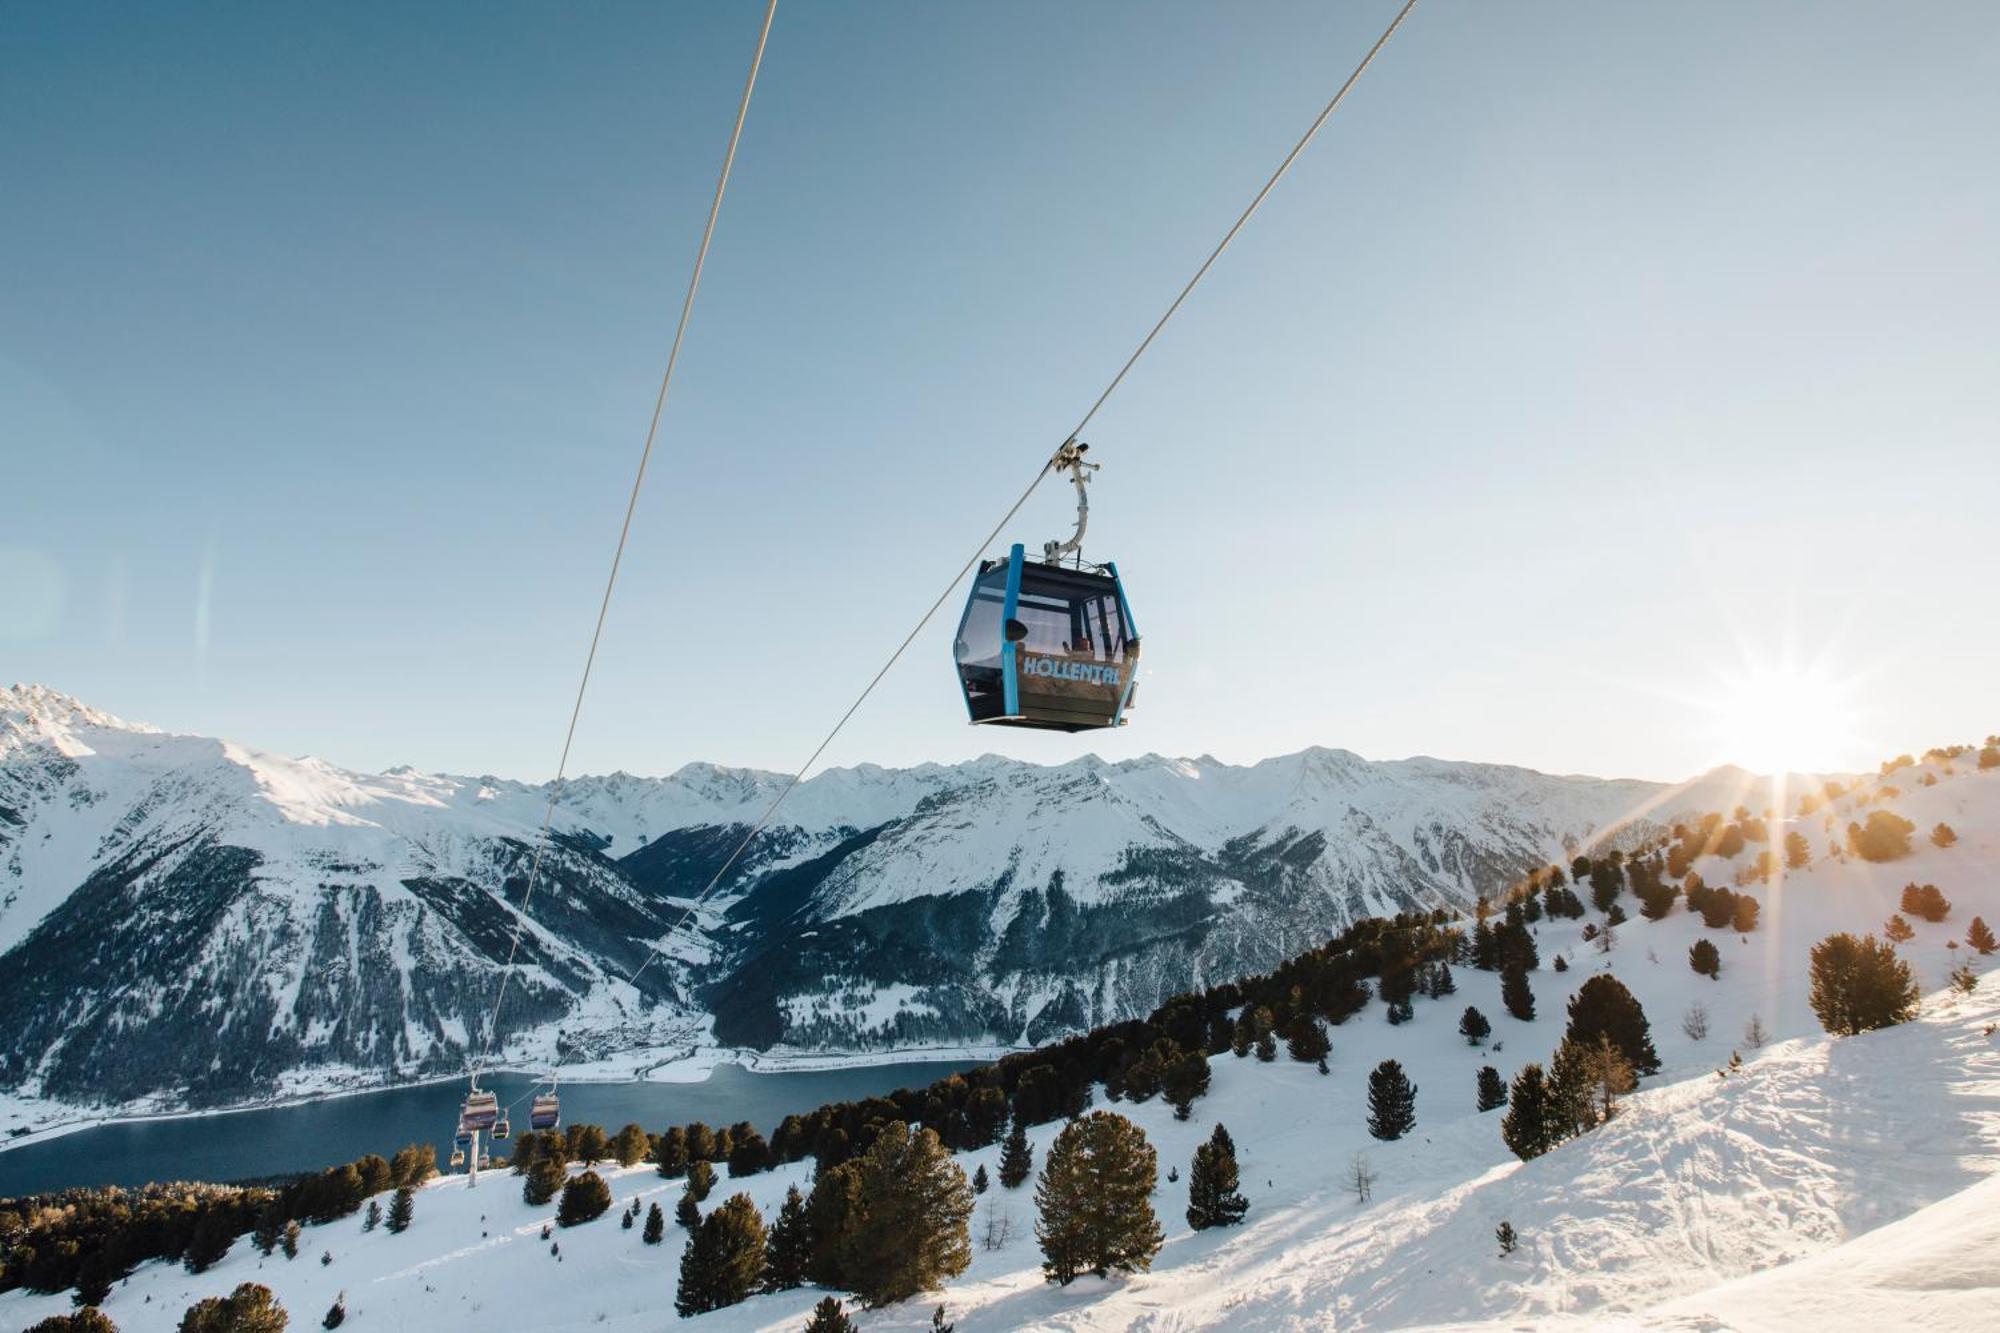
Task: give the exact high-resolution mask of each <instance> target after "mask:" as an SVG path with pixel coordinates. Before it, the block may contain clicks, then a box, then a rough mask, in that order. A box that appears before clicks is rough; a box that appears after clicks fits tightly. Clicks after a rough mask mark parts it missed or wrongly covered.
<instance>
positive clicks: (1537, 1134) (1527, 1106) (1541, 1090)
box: [1500, 1063, 1562, 1162]
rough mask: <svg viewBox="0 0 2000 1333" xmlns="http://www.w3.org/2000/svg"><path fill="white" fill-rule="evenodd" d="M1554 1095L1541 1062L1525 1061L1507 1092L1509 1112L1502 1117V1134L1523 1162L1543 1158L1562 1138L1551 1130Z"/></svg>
mask: <svg viewBox="0 0 2000 1333" xmlns="http://www.w3.org/2000/svg"><path fill="white" fill-rule="evenodd" d="M1552 1122H1553V1098H1552V1097H1551V1095H1550V1091H1549V1085H1548V1079H1547V1078H1546V1077H1545V1076H1544V1075H1543V1073H1542V1067H1541V1066H1540V1065H1538V1064H1533V1063H1530V1064H1525V1065H1523V1066H1521V1072H1520V1073H1518V1074H1516V1075H1514V1085H1513V1087H1512V1088H1511V1089H1510V1090H1509V1092H1508V1094H1507V1114H1506V1115H1505V1116H1503V1117H1502V1118H1501V1120H1500V1137H1501V1139H1502V1140H1503V1141H1505V1143H1506V1144H1507V1147H1508V1149H1509V1150H1511V1151H1512V1152H1513V1154H1514V1155H1515V1156H1516V1157H1518V1158H1520V1159H1521V1160H1522V1161H1524V1162H1525V1161H1528V1160H1530V1159H1531V1158H1536V1157H1540V1156H1541V1155H1542V1154H1543V1153H1545V1152H1547V1151H1548V1150H1549V1149H1551V1148H1553V1147H1555V1146H1556V1144H1557V1143H1560V1142H1561V1141H1562V1140H1561V1138H1560V1137H1559V1136H1556V1135H1554V1134H1552V1133H1551V1129H1552V1127H1553V1125H1552Z"/></svg>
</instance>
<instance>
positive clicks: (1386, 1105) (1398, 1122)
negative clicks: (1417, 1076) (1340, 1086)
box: [1368, 1060, 1417, 1139]
mask: <svg viewBox="0 0 2000 1333" xmlns="http://www.w3.org/2000/svg"><path fill="white" fill-rule="evenodd" d="M1416 1124H1417V1089H1416V1085H1415V1084H1413V1083H1411V1082H1410V1080H1409V1078H1408V1076H1407V1075H1405V1074H1404V1073H1403V1067H1402V1066H1401V1065H1400V1064H1398V1063H1396V1062H1395V1061H1394V1060H1384V1061H1383V1062H1382V1063H1381V1064H1379V1065H1376V1066H1375V1072H1373V1073H1372V1074H1370V1075H1369V1076H1368V1132H1369V1133H1370V1134H1373V1135H1374V1136H1375V1137H1376V1138H1378V1139H1400V1138H1402V1137H1403V1135H1405V1134H1407V1133H1409V1132H1410V1131H1411V1130H1412V1129H1414V1128H1416Z"/></svg>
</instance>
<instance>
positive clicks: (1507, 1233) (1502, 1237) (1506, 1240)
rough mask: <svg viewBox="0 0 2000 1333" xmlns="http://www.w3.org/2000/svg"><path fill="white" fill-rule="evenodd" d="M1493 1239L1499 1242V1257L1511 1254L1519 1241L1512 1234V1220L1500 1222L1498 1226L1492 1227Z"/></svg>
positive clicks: (1503, 1257)
mask: <svg viewBox="0 0 2000 1333" xmlns="http://www.w3.org/2000/svg"><path fill="white" fill-rule="evenodd" d="M1493 1239H1495V1240H1497V1241H1499V1242H1500V1257H1501V1258H1502V1259H1505V1258H1506V1257H1507V1256H1508V1255H1510V1254H1512V1253H1513V1252H1514V1247H1515V1246H1516V1245H1518V1244H1519V1243H1520V1240H1519V1238H1518V1237H1517V1236H1515V1234H1514V1224H1513V1223H1512V1222H1502V1223H1501V1224H1500V1225H1499V1226H1497V1227H1495V1228H1494V1229H1493Z"/></svg>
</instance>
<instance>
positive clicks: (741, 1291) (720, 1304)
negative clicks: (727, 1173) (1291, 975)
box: [674, 1194, 768, 1319]
mask: <svg viewBox="0 0 2000 1333" xmlns="http://www.w3.org/2000/svg"><path fill="white" fill-rule="evenodd" d="M767 1240H768V1237H767V1236H766V1235H765V1232H764V1219H763V1218H762V1217H761V1216H759V1215H758V1213H757V1205H756V1204H754V1203H752V1202H751V1201H750V1196H749V1195H747V1194H732V1195H730V1196H729V1198H728V1199H727V1200H726V1201H725V1202H724V1203H723V1205H722V1206H721V1207H720V1208H717V1209H715V1210H714V1211H713V1212H711V1213H710V1214H709V1215H708V1216H707V1217H704V1218H703V1219H702V1220H701V1226H700V1227H699V1228H697V1229H696V1230H695V1232H694V1234H692V1235H691V1236H689V1237H688V1243H687V1248H686V1249H685V1250H683V1251H682V1252H681V1280H680V1287H679V1289H678V1290H677V1291H676V1292H675V1294H674V1309H675V1310H676V1311H678V1312H679V1313H680V1315H681V1317H682V1318H683V1319H685V1318H687V1317H688V1316H689V1315H696V1314H702V1313H705V1312H706V1311H709V1310H720V1309H722V1308H724V1307H725V1306H730V1305H735V1304H738V1303H739V1302H741V1301H744V1300H747V1299H749V1297H750V1296H752V1295H753V1294H754V1293H755V1292H756V1291H757V1288H758V1284H759V1282H760V1281H761V1280H762V1278H763V1276H764V1246H765V1244H766V1241H767Z"/></svg>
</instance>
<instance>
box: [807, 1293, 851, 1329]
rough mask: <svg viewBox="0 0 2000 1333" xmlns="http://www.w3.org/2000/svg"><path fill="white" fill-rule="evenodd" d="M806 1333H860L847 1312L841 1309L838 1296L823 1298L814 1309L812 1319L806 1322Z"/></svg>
mask: <svg viewBox="0 0 2000 1333" xmlns="http://www.w3.org/2000/svg"><path fill="white" fill-rule="evenodd" d="M805 1333H859V1331H858V1330H857V1329H856V1328H855V1326H854V1321H853V1320H852V1319H849V1318H848V1317H847V1311H845V1310H843V1309H841V1308H840V1299H839V1297H837V1296H823V1297H821V1298H820V1302H819V1304H818V1305H815V1306H814V1307H813V1312H812V1318H810V1319H808V1320H806V1327H805Z"/></svg>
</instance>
